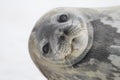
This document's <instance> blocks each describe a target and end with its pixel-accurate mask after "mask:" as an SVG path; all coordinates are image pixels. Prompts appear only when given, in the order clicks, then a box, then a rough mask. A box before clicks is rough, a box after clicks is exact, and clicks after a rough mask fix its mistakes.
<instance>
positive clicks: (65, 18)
mask: <svg viewBox="0 0 120 80" xmlns="http://www.w3.org/2000/svg"><path fill="white" fill-rule="evenodd" d="M67 20H68V17H67V15H66V14H62V15H60V16H59V18H58V22H60V23H62V22H66V21H67Z"/></svg>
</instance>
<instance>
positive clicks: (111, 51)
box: [29, 7, 120, 80]
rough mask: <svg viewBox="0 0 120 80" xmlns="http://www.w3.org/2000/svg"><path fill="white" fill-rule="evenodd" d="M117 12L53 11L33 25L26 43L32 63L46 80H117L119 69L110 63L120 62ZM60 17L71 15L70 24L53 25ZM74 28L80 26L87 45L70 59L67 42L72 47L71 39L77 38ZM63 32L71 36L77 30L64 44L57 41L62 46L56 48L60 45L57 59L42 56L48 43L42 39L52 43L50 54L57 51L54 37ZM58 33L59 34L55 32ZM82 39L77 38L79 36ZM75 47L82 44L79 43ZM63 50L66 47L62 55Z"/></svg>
mask: <svg viewBox="0 0 120 80" xmlns="http://www.w3.org/2000/svg"><path fill="white" fill-rule="evenodd" d="M119 8H120V7H116V8H114V9H115V11H114V12H112V8H111V9H109V8H108V9H105V10H104V9H86V8H84V9H79V8H57V9H54V10H52V11H50V12H48V13H47V14H46V15H45V16H43V17H42V18H41V19H40V20H39V21H38V22H37V24H36V25H35V28H34V29H33V31H32V33H31V36H30V39H29V51H30V55H31V57H32V59H33V61H34V63H35V64H36V65H37V67H38V68H39V69H40V70H41V71H42V72H43V74H44V75H45V76H46V77H47V78H48V80H119V79H120V66H119V64H116V62H115V61H116V60H115V59H114V57H116V59H117V63H119V62H120V51H119V50H120V47H119V46H120V33H119V32H117V31H118V30H119V28H118V27H116V26H117V25H119V22H120V16H119V13H120V10H119ZM109 12H110V13H109ZM61 14H72V15H70V17H71V16H73V17H72V18H71V19H73V21H72V20H70V21H68V22H65V23H61V24H60V25H58V24H59V23H57V22H55V21H56V20H57V17H58V16H60V15H61ZM116 16H117V17H116ZM74 20H75V21H74ZM46 22H47V23H46ZM112 23H113V24H112ZM78 25H82V26H83V27H84V28H85V29H86V32H85V33H86V35H85V36H86V37H87V38H88V39H87V38H84V37H83V39H85V40H86V42H87V44H83V46H84V48H81V47H80V46H78V47H79V49H80V48H81V49H83V51H81V52H80V53H76V56H75V57H74V55H75V52H74V54H72V55H71V45H69V42H70V43H72V40H73V39H74V38H75V39H76V37H77V38H79V36H80V34H79V32H80V31H79V29H80V26H78ZM113 25H115V26H113ZM48 26H49V27H48ZM50 26H53V27H50ZM56 26H57V28H56ZM58 26H59V27H58ZM76 26H77V27H76ZM44 27H46V28H48V29H46V28H44ZM73 27H75V28H73ZM76 28H77V29H76ZM64 29H67V30H68V31H69V30H73V32H75V31H76V30H78V32H77V33H74V34H73V33H71V32H70V35H69V36H68V37H67V38H66V39H67V41H66V39H65V40H64V41H60V42H62V43H60V44H61V45H62V44H63V45H62V47H61V48H60V52H61V53H59V55H58V56H54V55H55V54H52V53H51V54H50V55H47V56H44V54H43V53H42V47H43V45H44V44H46V43H47V42H48V41H46V39H44V38H45V37H47V40H49V41H53V42H51V45H52V46H53V47H52V49H51V50H57V51H59V50H58V49H55V48H57V45H58V44H57V45H56V43H57V42H56V41H58V40H57V39H56V38H55V39H54V34H57V36H61V34H62V36H63V30H64ZM74 29H76V30H74ZM59 30H60V31H62V32H58V31H59ZM45 31H46V32H47V33H46V32H45ZM52 32H53V33H52ZM83 32H84V31H83ZM43 33H44V34H43ZM50 33H51V34H52V39H51V38H50V37H51V36H50V35H49V34H50ZM72 34H73V35H72ZM83 35H84V34H81V36H83ZM57 38H58V37H57ZM53 39H54V40H53ZM63 42H64V43H63ZM78 42H79V41H78ZM53 43H54V44H53ZM79 43H82V41H80V42H79ZM61 45H60V46H61ZM75 45H77V44H75ZM63 47H64V48H65V47H67V48H66V50H65V52H64V48H63ZM61 49H62V50H61ZM62 51H63V52H62ZM64 53H66V54H64ZM69 55H70V56H69Z"/></svg>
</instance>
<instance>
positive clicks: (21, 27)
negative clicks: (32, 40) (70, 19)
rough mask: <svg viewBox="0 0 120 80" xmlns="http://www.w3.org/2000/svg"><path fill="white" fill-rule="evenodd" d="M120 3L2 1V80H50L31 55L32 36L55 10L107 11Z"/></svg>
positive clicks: (106, 0) (119, 0)
mask: <svg viewBox="0 0 120 80" xmlns="http://www.w3.org/2000/svg"><path fill="white" fill-rule="evenodd" d="M113 5H120V0H116V1H115V0H0V80H46V79H45V77H43V75H42V74H41V73H40V72H39V71H38V69H37V68H36V67H35V65H34V64H33V62H32V60H31V59H30V56H29V53H28V38H29V35H30V32H31V30H32V28H33V26H34V24H35V22H36V21H37V20H38V19H39V17H40V16H41V15H43V14H44V13H45V12H47V11H48V10H50V9H52V8H55V7H64V6H65V7H68V6H69V7H96V6H97V7H101V6H102V7H105V6H113Z"/></svg>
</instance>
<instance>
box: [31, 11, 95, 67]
mask: <svg viewBox="0 0 120 80" xmlns="http://www.w3.org/2000/svg"><path fill="white" fill-rule="evenodd" d="M78 14H79V15H78ZM31 35H34V37H35V40H36V42H37V45H36V47H37V49H38V53H37V55H39V56H40V58H43V59H44V60H46V61H48V62H53V63H56V64H64V65H66V64H67V65H68V64H69V65H74V64H75V63H77V62H78V61H80V60H82V58H84V57H85V55H86V53H87V52H88V50H89V49H90V48H91V46H92V41H93V28H92V26H91V25H90V23H87V21H86V19H85V18H84V17H83V15H82V13H81V15H80V12H78V11H77V10H74V11H70V10H69V9H68V10H64V9H59V10H56V9H55V10H53V11H51V12H48V13H47V14H46V15H44V16H43V17H42V18H41V19H40V20H39V21H38V22H37V24H36V26H35V27H34V29H33V31H32V34H31Z"/></svg>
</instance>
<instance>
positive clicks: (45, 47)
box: [43, 43, 50, 54]
mask: <svg viewBox="0 0 120 80" xmlns="http://www.w3.org/2000/svg"><path fill="white" fill-rule="evenodd" d="M49 47H50V45H49V43H47V44H45V45H44V46H43V52H44V53H45V54H47V53H48V52H49Z"/></svg>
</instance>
